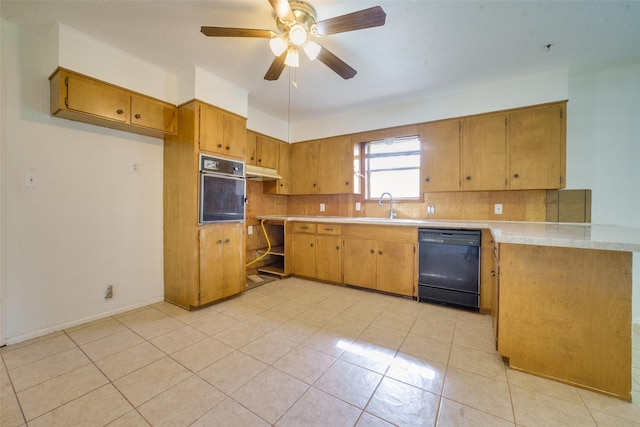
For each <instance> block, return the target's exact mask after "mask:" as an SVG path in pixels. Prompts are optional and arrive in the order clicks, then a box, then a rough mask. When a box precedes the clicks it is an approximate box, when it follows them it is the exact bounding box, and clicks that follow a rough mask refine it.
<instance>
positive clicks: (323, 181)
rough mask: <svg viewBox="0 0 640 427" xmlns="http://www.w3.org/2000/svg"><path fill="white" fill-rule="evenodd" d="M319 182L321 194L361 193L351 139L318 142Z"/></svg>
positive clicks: (356, 147)
mask: <svg viewBox="0 0 640 427" xmlns="http://www.w3.org/2000/svg"><path fill="white" fill-rule="evenodd" d="M317 144H318V181H319V182H320V193H321V194H353V193H359V192H360V187H359V184H360V179H356V176H355V173H354V171H355V169H354V168H355V165H354V157H355V156H354V149H355V150H358V148H359V146H354V144H353V143H352V142H351V138H348V137H346V138H331V139H322V140H319V141H317Z"/></svg>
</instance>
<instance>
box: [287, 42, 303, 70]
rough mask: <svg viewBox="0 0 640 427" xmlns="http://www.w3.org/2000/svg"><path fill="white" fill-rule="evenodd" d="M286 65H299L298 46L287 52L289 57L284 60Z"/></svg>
mask: <svg viewBox="0 0 640 427" xmlns="http://www.w3.org/2000/svg"><path fill="white" fill-rule="evenodd" d="M284 63H285V65H287V66H289V67H298V66H299V65H300V56H299V55H298V48H297V47H295V46H292V47H291V48H290V49H289V51H288V52H287V57H286V58H285V60H284Z"/></svg>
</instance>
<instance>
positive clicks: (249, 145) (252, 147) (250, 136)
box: [244, 129, 258, 166]
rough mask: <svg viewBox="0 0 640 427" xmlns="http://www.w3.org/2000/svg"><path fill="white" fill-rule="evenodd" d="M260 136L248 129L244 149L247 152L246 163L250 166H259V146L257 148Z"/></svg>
mask: <svg viewBox="0 0 640 427" xmlns="http://www.w3.org/2000/svg"><path fill="white" fill-rule="evenodd" d="M257 139H258V135H257V134H256V133H255V132H253V131H250V130H249V129H247V133H246V145H245V147H244V151H245V159H244V160H245V162H246V163H247V164H248V165H253V166H257V164H256V162H257V160H258V151H257V150H258V146H257Z"/></svg>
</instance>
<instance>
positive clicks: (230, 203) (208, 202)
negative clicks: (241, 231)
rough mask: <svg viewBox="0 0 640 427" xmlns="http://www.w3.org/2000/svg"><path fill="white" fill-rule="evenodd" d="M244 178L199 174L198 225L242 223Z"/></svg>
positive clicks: (243, 213)
mask: <svg viewBox="0 0 640 427" xmlns="http://www.w3.org/2000/svg"><path fill="white" fill-rule="evenodd" d="M245 190H246V185H245V180H244V178H238V177H232V176H226V175H219V174H210V173H201V174H200V200H199V203H198V205H199V209H198V223H199V224H209V223H213V222H232V221H244V215H245V200H246V198H245Z"/></svg>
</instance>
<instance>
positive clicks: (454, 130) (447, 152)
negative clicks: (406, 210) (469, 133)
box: [420, 120, 461, 193]
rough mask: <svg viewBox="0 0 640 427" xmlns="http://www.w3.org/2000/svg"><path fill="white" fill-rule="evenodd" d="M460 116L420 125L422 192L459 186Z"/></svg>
mask: <svg viewBox="0 0 640 427" xmlns="http://www.w3.org/2000/svg"><path fill="white" fill-rule="evenodd" d="M460 128H461V122H460V120H446V121H441V122H434V123H428V124H425V125H423V126H421V127H420V175H421V177H420V182H421V192H422V193H428V192H436V191H457V190H458V189H459V188H460Z"/></svg>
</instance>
